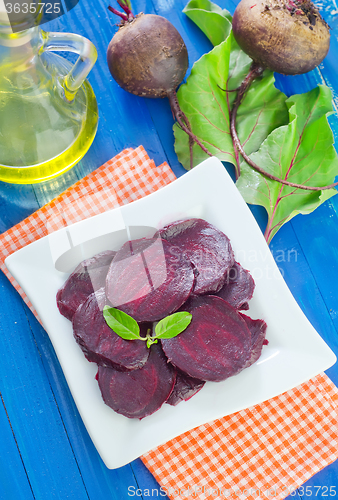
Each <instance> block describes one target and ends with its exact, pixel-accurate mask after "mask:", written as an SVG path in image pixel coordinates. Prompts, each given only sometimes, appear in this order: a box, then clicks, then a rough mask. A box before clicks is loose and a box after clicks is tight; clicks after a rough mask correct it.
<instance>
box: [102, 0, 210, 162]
mask: <svg viewBox="0 0 338 500" xmlns="http://www.w3.org/2000/svg"><path fill="white" fill-rule="evenodd" d="M117 3H118V4H119V5H120V7H121V8H122V9H123V12H119V11H117V10H116V9H114V8H113V7H111V6H109V7H108V9H109V10H110V11H111V12H113V13H114V14H116V15H118V16H119V17H120V18H121V19H122V21H121V23H120V25H119V30H118V32H117V33H115V35H114V36H113V38H112V40H111V41H110V43H109V46H108V50H107V62H108V67H109V70H110V73H111V75H112V77H113V78H114V80H115V81H116V82H117V83H118V84H119V85H120V87H122V88H123V89H124V90H126V91H127V92H130V93H131V94H135V95H138V96H142V97H150V98H163V97H168V99H169V102H170V106H171V110H172V113H173V116H174V117H175V118H176V120H177V121H178V123H179V125H180V127H181V128H182V130H184V131H185V132H186V134H188V136H189V146H190V163H191V167H192V164H193V159H192V147H193V144H194V143H196V144H198V145H199V146H200V147H201V148H202V150H203V151H204V152H205V153H206V154H208V155H209V156H212V155H211V153H210V152H209V151H208V149H207V148H206V147H205V146H204V144H202V143H201V142H200V140H199V139H198V138H197V137H196V136H195V134H193V133H192V131H191V126H190V123H189V120H188V118H187V117H186V115H185V114H184V113H183V111H182V110H181V108H180V105H179V103H178V99H177V95H176V89H177V87H178V86H179V85H180V83H181V82H182V80H183V78H184V76H185V74H186V71H187V69H188V65H189V60H188V51H187V47H186V45H185V43H184V41H183V39H182V37H181V35H180V34H179V32H178V31H177V29H176V28H175V27H174V26H173V25H172V24H171V23H170V22H169V21H168V20H167V19H166V18H164V17H162V16H158V15H155V14H143V13H140V14H138V15H136V16H134V14H133V13H132V11H131V9H130V3H129V1H128V0H117Z"/></svg>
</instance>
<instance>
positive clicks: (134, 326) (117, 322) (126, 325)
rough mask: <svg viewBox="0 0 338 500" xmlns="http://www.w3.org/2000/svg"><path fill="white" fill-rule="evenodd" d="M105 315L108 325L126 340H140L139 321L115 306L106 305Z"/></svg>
mask: <svg viewBox="0 0 338 500" xmlns="http://www.w3.org/2000/svg"><path fill="white" fill-rule="evenodd" d="M103 317H104V319H105V321H106V323H107V325H108V326H109V327H110V328H111V329H112V330H114V332H115V333H116V334H117V335H119V337H122V338H123V339H125V340H140V339H141V336H140V327H139V325H138V323H137V321H135V320H134V318H132V317H131V316H129V314H126V313H125V312H123V311H120V310H119V309H115V307H109V306H104V308H103Z"/></svg>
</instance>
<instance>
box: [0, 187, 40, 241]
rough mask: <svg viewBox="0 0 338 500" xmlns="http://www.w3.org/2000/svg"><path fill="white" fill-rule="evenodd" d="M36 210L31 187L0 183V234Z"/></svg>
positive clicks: (36, 204) (36, 203)
mask: <svg viewBox="0 0 338 500" xmlns="http://www.w3.org/2000/svg"><path fill="white" fill-rule="evenodd" d="M18 200H20V201H19V203H18ZM37 208H38V202H37V200H36V197H35V194H34V190H33V189H32V186H29V185H28V186H20V185H14V184H7V183H6V182H0V214H1V217H0V233H3V232H4V231H6V229H8V228H9V227H11V226H14V225H15V224H17V223H18V222H20V221H21V220H23V219H25V218H26V217H28V215H30V214H31V213H32V212H34V211H35V210H37Z"/></svg>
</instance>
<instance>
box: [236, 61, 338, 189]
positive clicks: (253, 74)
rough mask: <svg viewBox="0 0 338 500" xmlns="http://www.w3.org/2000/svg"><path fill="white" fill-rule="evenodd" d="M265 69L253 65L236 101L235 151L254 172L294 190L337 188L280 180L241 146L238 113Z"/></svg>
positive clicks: (336, 184)
mask: <svg viewBox="0 0 338 500" xmlns="http://www.w3.org/2000/svg"><path fill="white" fill-rule="evenodd" d="M264 69H265V68H262V67H261V66H259V65H258V64H256V63H253V64H252V65H251V68H250V71H249V73H248V74H247V76H246V77H245V79H244V80H243V82H242V84H241V85H240V87H239V89H238V92H237V96H236V99H235V101H234V104H233V107H232V110H231V114H230V132H231V137H232V141H233V144H234V147H235V150H236V149H237V151H239V152H240V154H241V155H242V157H243V158H244V160H245V161H246V162H247V164H248V165H250V166H251V167H252V168H253V169H254V170H256V171H257V172H259V173H260V174H262V175H264V176H265V177H267V178H268V179H271V180H273V181H277V182H280V183H281V184H285V185H286V186H290V187H293V188H297V189H304V190H307V191H324V190H326V189H332V188H334V187H336V186H338V182H334V183H333V184H329V185H327V186H306V185H304V184H296V183H294V182H289V181H286V180H284V179H280V178H279V177H276V176H275V175H273V174H270V173H269V172H266V171H265V170H264V169H263V168H261V167H260V166H259V165H257V164H256V163H255V162H254V161H253V160H251V158H250V157H249V156H248V155H247V154H246V152H245V151H244V148H243V146H242V144H241V141H240V140H239V137H238V135H237V130H236V117H237V111H238V108H239V106H240V104H241V102H242V100H243V97H244V95H245V93H246V92H247V91H248V89H249V87H250V85H251V83H252V82H253V81H254V80H255V79H256V78H257V77H259V76H261V75H262V73H263V71H264Z"/></svg>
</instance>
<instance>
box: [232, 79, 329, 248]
mask: <svg viewBox="0 0 338 500" xmlns="http://www.w3.org/2000/svg"><path fill="white" fill-rule="evenodd" d="M331 100H332V96H331V91H330V89H329V88H328V87H326V86H325V85H319V86H318V87H316V88H315V89H313V90H311V91H310V92H307V93H304V94H299V95H294V96H292V97H290V98H289V99H288V100H287V101H286V104H287V106H288V109H289V116H290V122H289V124H288V125H285V126H283V127H279V128H277V129H275V130H274V131H273V132H272V133H271V134H270V135H269V136H268V137H267V139H266V140H265V141H264V142H263V144H262V146H261V148H260V149H259V150H258V151H257V152H256V153H253V154H252V155H250V158H252V160H253V161H255V162H256V163H257V164H259V165H264V167H265V169H266V170H267V171H268V172H270V173H273V174H274V175H276V176H278V177H280V178H283V179H285V180H289V181H291V182H295V183H297V184H307V185H311V186H318V185H319V186H321V185H325V184H331V183H332V182H333V181H334V179H335V176H336V175H337V173H338V158H337V154H336V151H335V149H334V147H333V134H332V131H331V129H330V126H329V124H328V121H327V116H328V115H329V114H331V113H332V104H331ZM237 187H238V189H239V190H240V192H241V193H242V195H243V196H244V198H245V200H246V201H247V202H248V203H252V204H255V205H262V206H264V207H265V209H266V211H267V212H268V225H267V228H266V231H265V238H266V240H267V241H268V242H270V241H271V239H272V237H273V236H274V235H275V234H276V232H277V231H278V229H279V228H280V227H281V226H282V225H283V224H284V223H285V222H287V221H288V220H290V219H291V218H292V217H294V216H295V215H297V214H298V213H302V214H306V213H310V212H312V211H313V210H314V209H315V208H317V207H318V206H319V205H320V204H321V203H323V202H324V201H325V200H327V199H328V198H330V197H331V196H334V195H335V194H337V191H336V189H328V190H326V191H311V192H310V191H304V190H302V189H295V188H292V187H289V186H285V185H282V184H280V183H278V182H276V181H271V180H270V179H267V178H266V177H263V176H262V175H261V174H260V173H258V172H256V171H255V170H253V169H252V168H251V167H249V166H248V165H245V164H242V175H241V176H240V178H239V180H238V181H237Z"/></svg>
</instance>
